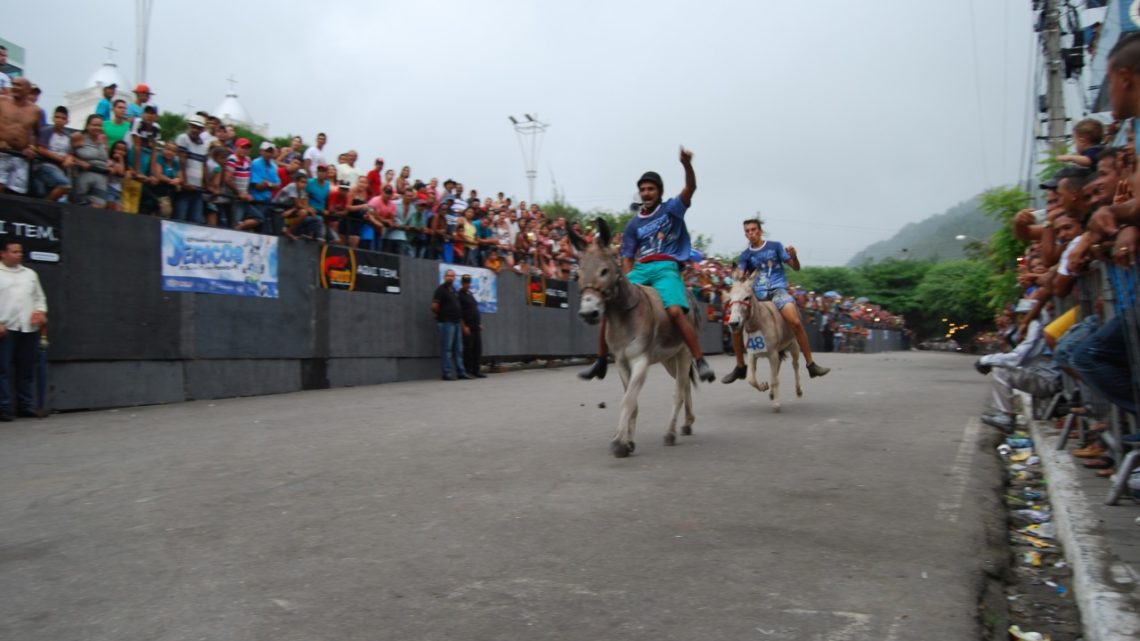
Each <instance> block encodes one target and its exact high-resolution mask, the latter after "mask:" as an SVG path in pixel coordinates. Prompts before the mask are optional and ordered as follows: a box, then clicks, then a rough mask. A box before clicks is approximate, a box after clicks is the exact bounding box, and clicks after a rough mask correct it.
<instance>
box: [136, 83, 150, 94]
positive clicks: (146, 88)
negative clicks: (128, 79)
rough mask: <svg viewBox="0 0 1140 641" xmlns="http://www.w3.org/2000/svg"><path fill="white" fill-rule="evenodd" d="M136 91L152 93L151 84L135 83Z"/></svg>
mask: <svg viewBox="0 0 1140 641" xmlns="http://www.w3.org/2000/svg"><path fill="white" fill-rule="evenodd" d="M135 93H150V85H144V84H138V85H135Z"/></svg>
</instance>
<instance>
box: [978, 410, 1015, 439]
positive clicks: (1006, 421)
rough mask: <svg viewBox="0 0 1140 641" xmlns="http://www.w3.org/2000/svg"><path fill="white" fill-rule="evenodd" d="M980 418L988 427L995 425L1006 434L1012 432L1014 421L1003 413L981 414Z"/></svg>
mask: <svg viewBox="0 0 1140 641" xmlns="http://www.w3.org/2000/svg"><path fill="white" fill-rule="evenodd" d="M981 419H982V422H983V423H985V424H986V425H989V426H990V427H996V428H998V429H999V430H1001V431H1003V432H1005V433H1006V434H1011V433H1013V428H1014V422H1013V420H1012V419H1010V418H1009V417H1008V416H1006V415H1005V414H982V417H981Z"/></svg>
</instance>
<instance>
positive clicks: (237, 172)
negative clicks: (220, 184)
mask: <svg viewBox="0 0 1140 641" xmlns="http://www.w3.org/2000/svg"><path fill="white" fill-rule="evenodd" d="M226 171H227V172H229V174H230V175H231V176H233V181H234V187H236V188H237V192H238V194H239V195H242V196H244V195H246V194H248V193H249V158H239V157H238V155H237V154H230V157H229V158H226Z"/></svg>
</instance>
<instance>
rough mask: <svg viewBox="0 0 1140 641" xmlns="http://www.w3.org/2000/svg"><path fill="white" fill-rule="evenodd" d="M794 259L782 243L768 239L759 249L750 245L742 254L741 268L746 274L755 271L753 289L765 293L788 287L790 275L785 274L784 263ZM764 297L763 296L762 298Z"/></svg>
mask: <svg viewBox="0 0 1140 641" xmlns="http://www.w3.org/2000/svg"><path fill="white" fill-rule="evenodd" d="M790 260H792V257H791V256H790V255H789V254H788V250H786V249H784V245H783V244H782V243H778V242H776V241H774V240H766V241H764V244H763V245H760V248H759V249H753V248H751V247H749V248H748V249H745V250H744V252H743V253H741V254H740V261H739V263H738V264H739V265H740V269H741V271H743V272H744V273H746V274H749V273H755V274H756V280H755V281H753V283H752V290H753V291H755V292H757V293H758V294H763V293H766V292H768V291H769V290H772V289H787V288H788V277H787V275H785V274H784V263H786V262H789V261H790ZM763 298H764V297H763V296H761V299H763Z"/></svg>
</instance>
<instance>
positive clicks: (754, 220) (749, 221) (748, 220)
mask: <svg viewBox="0 0 1140 641" xmlns="http://www.w3.org/2000/svg"><path fill="white" fill-rule="evenodd" d="M744 224H745V225H756V226H757V227H759V228H760V229H764V221H762V220H760V217H759V216H757V217H755V218H745V219H744Z"/></svg>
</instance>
